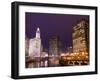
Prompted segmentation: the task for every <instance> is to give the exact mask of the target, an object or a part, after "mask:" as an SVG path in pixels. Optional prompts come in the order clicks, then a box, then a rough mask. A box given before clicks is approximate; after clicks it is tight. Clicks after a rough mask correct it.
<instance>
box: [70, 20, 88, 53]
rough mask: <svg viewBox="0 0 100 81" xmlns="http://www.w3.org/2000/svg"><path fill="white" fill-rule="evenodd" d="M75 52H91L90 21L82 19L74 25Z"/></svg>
mask: <svg viewBox="0 0 100 81" xmlns="http://www.w3.org/2000/svg"><path fill="white" fill-rule="evenodd" d="M72 38H73V52H74V53H79V52H89V21H87V20H85V19H82V20H80V22H78V23H77V24H76V25H75V26H74V27H73V34H72Z"/></svg>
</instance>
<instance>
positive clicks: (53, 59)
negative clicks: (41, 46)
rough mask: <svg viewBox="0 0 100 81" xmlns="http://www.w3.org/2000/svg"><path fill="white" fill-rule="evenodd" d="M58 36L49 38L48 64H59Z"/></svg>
mask: <svg viewBox="0 0 100 81" xmlns="http://www.w3.org/2000/svg"><path fill="white" fill-rule="evenodd" d="M59 48H60V47H59V38H58V37H57V36H52V37H50V38H49V66H58V65H59V54H60V52H59V51H60V49H59Z"/></svg>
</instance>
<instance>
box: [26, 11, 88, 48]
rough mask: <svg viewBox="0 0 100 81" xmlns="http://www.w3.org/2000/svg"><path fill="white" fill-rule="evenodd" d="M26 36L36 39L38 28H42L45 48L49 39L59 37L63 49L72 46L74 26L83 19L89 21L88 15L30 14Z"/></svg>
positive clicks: (27, 14) (27, 15)
mask: <svg viewBox="0 0 100 81" xmlns="http://www.w3.org/2000/svg"><path fill="white" fill-rule="evenodd" d="M25 18H26V19H25V24H26V32H25V34H26V36H27V37H28V38H34V37H35V34H36V29H37V27H39V28H40V32H41V39H42V44H43V47H44V48H48V47H49V46H48V45H49V44H48V38H49V37H50V36H59V38H60V40H61V42H62V44H63V47H65V46H66V47H69V46H72V31H73V26H75V24H76V23H77V22H78V21H80V20H81V19H86V20H89V16H88V15H72V14H70V15H69V14H48V13H29V12H26V15H25Z"/></svg>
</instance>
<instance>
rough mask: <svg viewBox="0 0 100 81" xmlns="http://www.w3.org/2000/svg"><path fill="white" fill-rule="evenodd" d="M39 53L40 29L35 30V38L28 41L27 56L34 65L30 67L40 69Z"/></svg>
mask: <svg viewBox="0 0 100 81" xmlns="http://www.w3.org/2000/svg"><path fill="white" fill-rule="evenodd" d="M41 51H42V50H41V38H40V29H39V28H37V30H36V36H35V38H32V39H30V42H29V56H30V58H31V59H34V63H33V64H30V65H31V66H30V67H40V56H41Z"/></svg>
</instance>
